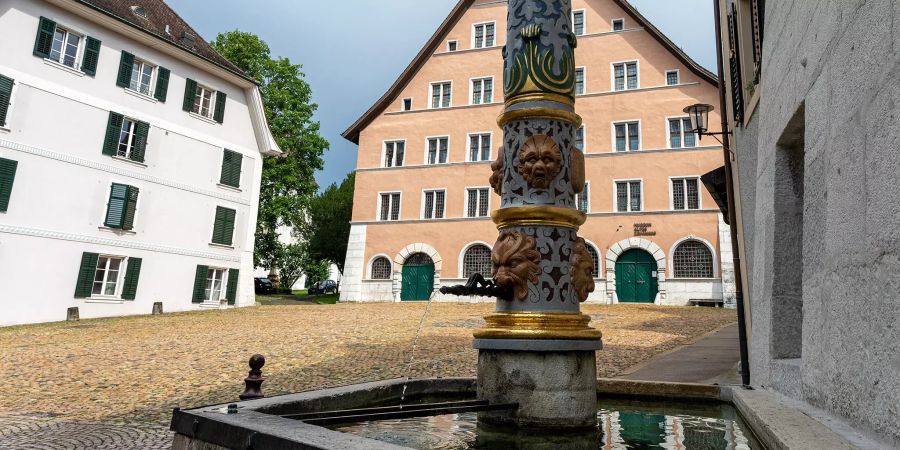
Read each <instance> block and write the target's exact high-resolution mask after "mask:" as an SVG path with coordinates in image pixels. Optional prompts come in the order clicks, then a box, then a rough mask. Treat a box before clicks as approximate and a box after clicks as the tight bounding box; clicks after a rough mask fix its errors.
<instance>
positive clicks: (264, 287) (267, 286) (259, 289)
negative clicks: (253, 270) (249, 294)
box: [253, 277, 275, 294]
mask: <svg viewBox="0 0 900 450" xmlns="http://www.w3.org/2000/svg"><path fill="white" fill-rule="evenodd" d="M253 287H254V288H255V290H256V293H257V294H274V293H275V285H274V284H272V280H270V279H268V278H266V277H256V278H254V279H253Z"/></svg>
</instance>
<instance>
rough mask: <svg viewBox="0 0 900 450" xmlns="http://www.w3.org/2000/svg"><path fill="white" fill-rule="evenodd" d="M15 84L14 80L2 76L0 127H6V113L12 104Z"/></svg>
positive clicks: (0, 83) (0, 76) (0, 77)
mask: <svg viewBox="0 0 900 450" xmlns="http://www.w3.org/2000/svg"><path fill="white" fill-rule="evenodd" d="M14 84H15V82H14V81H13V79H12V78H8V77H4V76H3V75H0V127H2V126H4V125H6V113H8V112H9V105H10V102H12V90H13V85H14Z"/></svg>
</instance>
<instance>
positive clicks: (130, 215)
mask: <svg viewBox="0 0 900 450" xmlns="http://www.w3.org/2000/svg"><path fill="white" fill-rule="evenodd" d="M139 193H140V190H139V189H138V188H136V187H134V186H128V194H127V195H128V200H127V201H126V202H125V217H124V218H123V219H122V229H123V230H129V231H130V230H132V229H134V215H135V213H136V212H137V201H138V194H139Z"/></svg>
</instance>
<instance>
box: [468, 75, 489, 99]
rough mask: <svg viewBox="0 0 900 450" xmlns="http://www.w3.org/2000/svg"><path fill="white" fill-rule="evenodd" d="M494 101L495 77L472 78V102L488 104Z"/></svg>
mask: <svg viewBox="0 0 900 450" xmlns="http://www.w3.org/2000/svg"><path fill="white" fill-rule="evenodd" d="M493 101H494V79H493V78H492V77H489V78H478V79H476V80H472V104H473V105H486V104H488V103H491V102H493Z"/></svg>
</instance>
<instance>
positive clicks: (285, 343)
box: [0, 303, 735, 449]
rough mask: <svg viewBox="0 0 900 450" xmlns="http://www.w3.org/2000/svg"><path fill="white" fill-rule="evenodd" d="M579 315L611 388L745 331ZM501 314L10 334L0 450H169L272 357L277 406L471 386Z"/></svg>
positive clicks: (307, 316) (706, 311) (458, 308)
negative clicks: (311, 397)
mask: <svg viewBox="0 0 900 450" xmlns="http://www.w3.org/2000/svg"><path fill="white" fill-rule="evenodd" d="M426 308H427V315H426V317H425V320H424V326H423V329H422V332H421V336H420V337H419V341H418V345H417V347H416V352H415V355H410V351H411V348H412V341H413V339H414V337H415V335H416V329H417V327H418V324H419V322H420V320H421V319H422V316H423V313H426ZM583 309H584V311H585V313H587V314H590V315H591V316H592V317H593V320H594V321H593V322H592V324H593V325H594V326H595V327H597V328H600V329H601V330H602V331H603V333H604V344H605V347H604V350H603V351H601V352H600V353H598V358H597V365H598V373H599V375H600V376H602V377H610V376H615V375H617V374H619V373H621V372H622V371H624V370H625V369H626V368H628V367H631V366H633V365H635V364H637V363H640V362H643V361H645V360H647V359H649V358H650V357H652V356H653V355H656V354H659V353H661V352H664V351H666V350H669V349H672V348H674V347H676V346H679V345H682V344H685V343H687V342H690V341H692V340H694V339H695V338H697V337H699V336H701V335H703V334H705V333H707V332H709V331H711V330H714V329H716V328H719V327H721V326H723V325H725V324H727V323H730V322H733V321H735V314H734V311H730V310H723V309H713V308H674V307H656V306H643V305H641V306H637V305H614V306H606V305H585V306H584V308H583ZM492 310H493V305H491V304H463V303H456V304H445V303H434V304H426V303H404V304H381V303H379V304H338V305H314V306H260V307H252V308H243V309H234V310H222V311H219V310H216V311H205V312H192V313H175V314H166V315H163V316H140V317H127V318H115V319H102V320H84V321H81V322H78V323H54V324H45V325H34V326H21V327H9V328H2V329H0V354H2V355H3V359H4V362H5V364H3V365H2V366H0V392H3V393H4V395H3V399H2V401H0V449H7V448H15V449H26V448H35V449H37V448H41V449H43V448H60V449H72V448H91V449H94V448H97V449H100V448H116V449H125V448H135V449H138V448H140V449H156V448H168V446H169V442H170V440H171V438H170V436H169V433H168V431H167V425H168V420H169V418H170V415H171V411H172V408H173V407H176V406H178V407H183V408H190V407H192V406H198V405H205V404H215V403H223V402H227V401H232V400H236V399H237V394H238V393H240V392H241V390H242V387H243V384H242V380H243V378H244V377H245V376H246V374H247V370H248V367H247V359H248V358H249V357H250V355H252V354H253V353H262V354H264V355H265V356H266V360H267V362H266V366H265V367H264V368H263V372H264V374H265V376H266V377H267V380H266V382H265V384H264V386H263V388H264V391H265V393H266V394H268V395H275V394H283V393H288V392H297V391H304V390H310V389H318V388H323V387H330V386H338V385H345V384H353V383H358V382H364V381H371V380H378V379H387V378H395V377H401V376H413V377H430V376H438V375H440V376H445V377H447V376H475V364H476V361H477V354H476V352H475V350H473V349H472V348H471V343H472V329H474V328H477V327H479V326H481V325H482V324H483V323H484V322H483V320H482V319H481V317H482V316H484V315H485V314H486V313H488V312H490V311H492ZM410 362H411V363H410Z"/></svg>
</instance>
